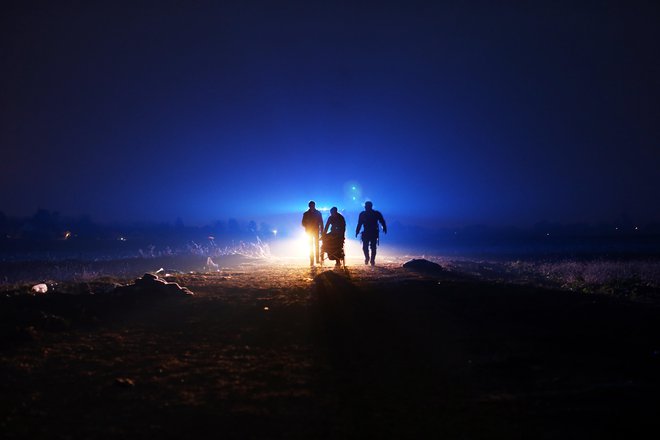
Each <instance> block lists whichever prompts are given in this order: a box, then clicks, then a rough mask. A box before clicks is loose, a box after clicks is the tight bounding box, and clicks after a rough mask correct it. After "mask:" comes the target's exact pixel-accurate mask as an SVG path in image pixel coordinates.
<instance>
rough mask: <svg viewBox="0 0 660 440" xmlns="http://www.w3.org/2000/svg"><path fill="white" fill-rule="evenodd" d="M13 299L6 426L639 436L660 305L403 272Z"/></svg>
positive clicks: (127, 433)
mask: <svg viewBox="0 0 660 440" xmlns="http://www.w3.org/2000/svg"><path fill="white" fill-rule="evenodd" d="M171 280H176V281H178V282H179V283H180V284H182V285H184V286H187V287H188V288H190V289H191V290H192V291H193V292H195V293H196V295H195V296H194V297H183V296H182V297H169V298H160V297H154V296H153V295H135V296H123V297H117V296H114V295H112V294H100V293H97V294H95V295H91V294H89V293H86V294H78V295H71V294H57V293H55V294H46V295H42V296H28V295H15V296H14V295H7V296H5V297H3V298H2V299H0V318H1V319H2V323H1V324H0V329H1V330H2V337H1V338H0V344H1V346H0V348H1V350H0V380H1V382H0V396H2V399H1V401H0V437H2V438H4V439H14V438H49V439H51V438H55V439H59V438H61V439H69V438H85V439H96V438H104V439H105V438H126V437H128V438H142V437H147V438H224V439H228V438H229V439H232V438H236V439H251V438H294V439H296V438H330V439H333V438H367V437H369V438H397V439H398V438H467V439H470V438H509V439H512V438H513V439H515V438H521V439H522V438H525V439H528V438H535V439H543V438H562V439H566V438H638V437H640V436H641V433H642V432H644V431H645V430H648V428H654V424H655V423H657V422H656V421H657V420H658V419H657V415H658V414H659V413H660V393H659V391H660V375H659V373H660V319H659V318H660V309H659V308H658V307H657V306H656V305H654V304H641V303H635V302H630V301H626V300H624V299H617V298H610V297H604V296H597V295H584V294H576V293H570V292H562V291H554V290H543V289H537V288H533V287H529V286H514V285H507V284H500V283H492V282H490V283H487V282H480V281H476V280H472V279H469V278H464V277H461V276H458V275H455V274H452V273H436V274H417V273H415V272H410V271H407V270H406V269H403V268H400V267H398V266H396V265H386V266H384V267H376V268H365V267H353V268H349V269H348V270H347V271H339V272H335V271H332V270H326V271H323V270H318V271H314V270H310V269H308V268H307V269H305V268H295V267H288V266H285V265H278V266H256V265H255V266H250V265H244V266H242V267H241V268H239V269H236V270H235V271H225V272H223V273H222V274H210V275H209V274H188V275H178V276H176V277H175V278H171Z"/></svg>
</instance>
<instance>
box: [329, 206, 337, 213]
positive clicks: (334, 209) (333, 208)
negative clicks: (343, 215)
mask: <svg viewBox="0 0 660 440" xmlns="http://www.w3.org/2000/svg"><path fill="white" fill-rule="evenodd" d="M330 214H337V207H336V206H333V207H332V208H330Z"/></svg>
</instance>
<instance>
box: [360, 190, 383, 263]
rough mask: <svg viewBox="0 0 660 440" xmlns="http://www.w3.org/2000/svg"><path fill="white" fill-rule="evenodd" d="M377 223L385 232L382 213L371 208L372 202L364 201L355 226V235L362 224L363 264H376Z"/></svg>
mask: <svg viewBox="0 0 660 440" xmlns="http://www.w3.org/2000/svg"><path fill="white" fill-rule="evenodd" d="M378 223H380V224H381V226H382V227H383V232H384V233H385V234H387V224H386V223H385V219H384V218H383V214H381V213H380V212H379V211H376V210H375V209H373V203H371V202H365V204H364V211H362V212H361V213H360V217H358V224H357V228H355V237H357V236H358V234H359V233H360V229H361V228H362V227H363V226H364V230H363V231H362V251H363V252H364V264H369V263H370V262H371V265H372V266H374V265H375V264H376V248H377V247H378V236H379V231H380V228H379V227H378ZM369 249H371V257H369Z"/></svg>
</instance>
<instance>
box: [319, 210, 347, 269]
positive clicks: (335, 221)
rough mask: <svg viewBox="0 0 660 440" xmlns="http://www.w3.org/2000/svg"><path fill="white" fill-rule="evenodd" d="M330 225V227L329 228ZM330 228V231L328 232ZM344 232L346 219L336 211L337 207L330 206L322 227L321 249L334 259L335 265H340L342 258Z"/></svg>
mask: <svg viewBox="0 0 660 440" xmlns="http://www.w3.org/2000/svg"><path fill="white" fill-rule="evenodd" d="M330 227H332V229H330ZM328 229H330V232H328ZM345 233H346V219H345V218H344V216H343V215H341V214H340V213H339V212H338V211H337V207H335V206H333V207H332V208H330V217H328V221H327V222H326V224H325V228H324V229H323V249H322V250H323V251H325V252H327V254H328V258H329V259H330V260H335V266H336V267H340V266H341V262H342V260H343V259H344V240H345Z"/></svg>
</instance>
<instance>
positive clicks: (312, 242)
mask: <svg viewBox="0 0 660 440" xmlns="http://www.w3.org/2000/svg"><path fill="white" fill-rule="evenodd" d="M307 206H309V209H308V210H307V211H305V213H304V214H303V218H302V226H303V228H305V232H306V233H307V235H308V236H309V265H310V266H314V257H315V256H316V264H320V263H321V261H320V258H319V237H320V236H321V233H322V232H323V216H322V215H321V213H320V212H319V211H318V210H317V209H316V203H315V202H314V201H313V200H310V201H309V203H308V205H307Z"/></svg>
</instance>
